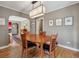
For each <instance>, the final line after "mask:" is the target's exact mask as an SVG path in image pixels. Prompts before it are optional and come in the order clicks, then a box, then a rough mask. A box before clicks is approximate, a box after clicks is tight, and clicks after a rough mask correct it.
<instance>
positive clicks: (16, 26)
mask: <svg viewBox="0 0 79 59" xmlns="http://www.w3.org/2000/svg"><path fill="white" fill-rule="evenodd" d="M12 34H13V35H17V34H18V24H17V23H13V24H12Z"/></svg>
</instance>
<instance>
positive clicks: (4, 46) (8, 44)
mask: <svg viewBox="0 0 79 59" xmlns="http://www.w3.org/2000/svg"><path fill="white" fill-rule="evenodd" d="M7 47H10V44H8V45H5V46H2V47H0V50H1V49H4V48H7Z"/></svg>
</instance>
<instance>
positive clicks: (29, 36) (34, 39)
mask: <svg viewBox="0 0 79 59" xmlns="http://www.w3.org/2000/svg"><path fill="white" fill-rule="evenodd" d="M53 38H55V37H54V36H53ZM26 39H27V40H28V41H31V42H35V43H47V44H50V39H51V36H49V35H46V36H45V37H43V38H42V39H41V37H40V35H39V34H32V33H30V32H28V33H27V35H26Z"/></svg>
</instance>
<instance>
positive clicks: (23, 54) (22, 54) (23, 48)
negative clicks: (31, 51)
mask: <svg viewBox="0 0 79 59" xmlns="http://www.w3.org/2000/svg"><path fill="white" fill-rule="evenodd" d="M23 55H24V48H22V53H21V57H23Z"/></svg>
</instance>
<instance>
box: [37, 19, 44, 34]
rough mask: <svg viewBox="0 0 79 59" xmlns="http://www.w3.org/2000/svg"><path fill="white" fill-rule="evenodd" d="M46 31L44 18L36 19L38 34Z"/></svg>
mask: <svg viewBox="0 0 79 59" xmlns="http://www.w3.org/2000/svg"><path fill="white" fill-rule="evenodd" d="M43 29H44V18H39V19H36V34H39V33H40V32H42V31H43Z"/></svg>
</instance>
